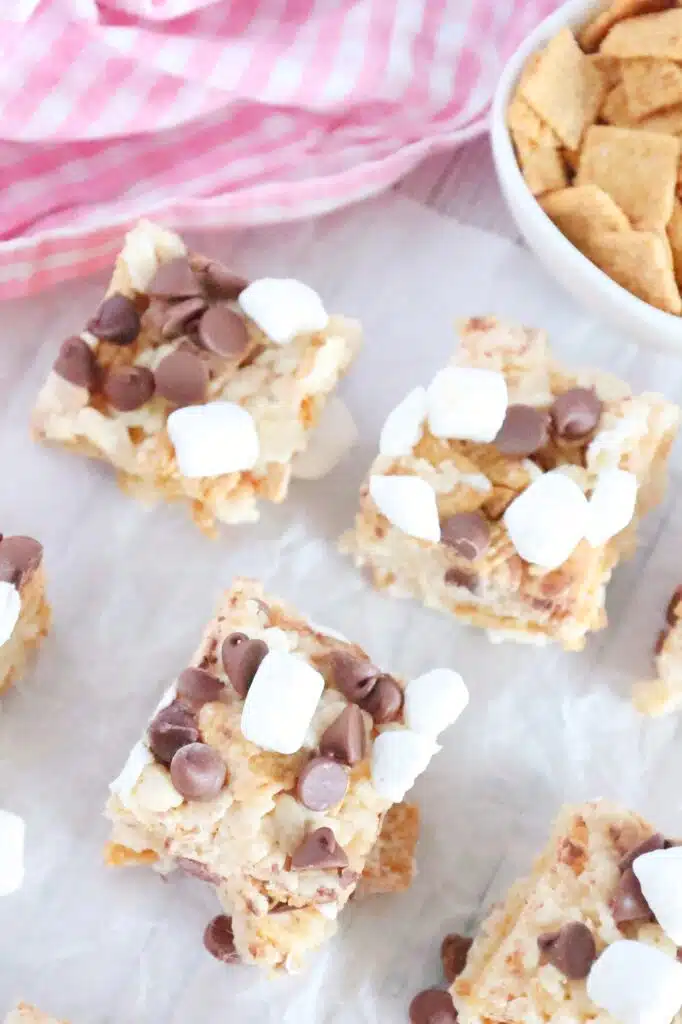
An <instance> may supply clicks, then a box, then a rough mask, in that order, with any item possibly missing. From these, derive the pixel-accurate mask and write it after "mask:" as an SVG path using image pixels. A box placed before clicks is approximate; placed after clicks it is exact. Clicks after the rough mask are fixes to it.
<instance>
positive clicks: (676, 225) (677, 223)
mask: <svg viewBox="0 0 682 1024" xmlns="http://www.w3.org/2000/svg"><path fill="white" fill-rule="evenodd" d="M667 231H668V241H669V242H670V248H671V250H672V254H673V264H674V266H675V278H676V280H677V286H678V288H679V287H682V203H680V201H679V199H677V198H676V199H675V205H674V206H673V215H672V217H671V218H670V221H669V223H668V228H667Z"/></svg>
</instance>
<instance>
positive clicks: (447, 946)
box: [440, 932, 473, 985]
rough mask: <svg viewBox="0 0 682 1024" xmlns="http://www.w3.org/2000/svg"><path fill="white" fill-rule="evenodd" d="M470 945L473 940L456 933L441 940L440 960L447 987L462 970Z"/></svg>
mask: <svg viewBox="0 0 682 1024" xmlns="http://www.w3.org/2000/svg"><path fill="white" fill-rule="evenodd" d="M472 943H473V939H469V938H467V937H466V935H458V934H457V933H456V932H453V933H452V934H451V935H446V936H445V938H444V939H443V942H442V944H441V947H440V958H441V962H442V964H443V974H444V975H445V980H446V981H447V983H448V985H452V983H453V981H454V980H455V978H458V977H459V976H460V974H461V973H462V971H463V970H464V967H465V965H466V962H467V956H468V955H469V950H470V949H471V946H472Z"/></svg>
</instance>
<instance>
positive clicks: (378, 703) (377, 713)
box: [359, 675, 403, 725]
mask: <svg viewBox="0 0 682 1024" xmlns="http://www.w3.org/2000/svg"><path fill="white" fill-rule="evenodd" d="M359 703H360V707H361V708H362V709H363V711H368V712H369V714H370V715H371V716H372V718H373V719H374V724H375V725H383V724H384V723H385V722H393V721H395V719H396V718H398V716H399V715H400V710H401V708H402V706H403V691H402V689H401V687H400V686H399V685H398V683H397V682H396V681H395V679H393V677H392V676H386V675H381V676H379V677H378V679H377V680H376V683H375V685H374V686H373V687H372V689H371V691H370V693H369V694H368V695H367V696H366V697H365V698H364V700H361V701H360V702H359Z"/></svg>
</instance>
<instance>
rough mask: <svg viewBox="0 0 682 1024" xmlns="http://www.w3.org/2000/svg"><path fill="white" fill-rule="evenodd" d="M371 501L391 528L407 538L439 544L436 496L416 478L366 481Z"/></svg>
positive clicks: (429, 486)
mask: <svg viewBox="0 0 682 1024" xmlns="http://www.w3.org/2000/svg"><path fill="white" fill-rule="evenodd" d="M369 493H370V496H371V498H372V501H373V502H374V504H375V505H376V507H377V508H378V509H379V511H380V512H381V513H382V515H385V516H386V518H387V519H388V521H389V522H390V523H392V524H393V526H396V527H397V528H398V529H399V530H402V531H403V533H407V534H408V535H409V536H410V537H417V538H418V539H419V540H429V541H432V542H433V543H434V544H437V543H438V541H439V540H440V521H439V518H438V505H437V503H436V492H435V491H434V489H433V487H431V485H430V484H428V483H427V482H426V480H422V479H421V477H418V476H381V475H379V474H375V475H374V476H371V477H370V478H369Z"/></svg>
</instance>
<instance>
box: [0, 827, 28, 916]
mask: <svg viewBox="0 0 682 1024" xmlns="http://www.w3.org/2000/svg"><path fill="white" fill-rule="evenodd" d="M25 836H26V825H25V824H24V819H23V818H20V817H19V815H18V814H12V812H11V811H2V810H0V896H9V894H10V893H11V892H16V891H17V889H21V886H22V884H23V881H24V840H25Z"/></svg>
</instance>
